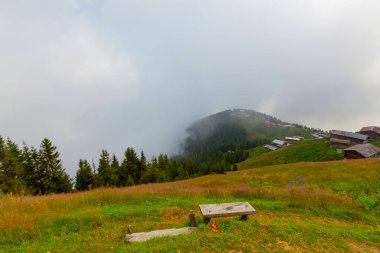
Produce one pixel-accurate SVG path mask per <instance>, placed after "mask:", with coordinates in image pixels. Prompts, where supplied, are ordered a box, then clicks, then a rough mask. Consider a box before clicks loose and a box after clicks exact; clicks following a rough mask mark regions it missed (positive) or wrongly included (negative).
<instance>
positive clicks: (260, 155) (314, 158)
mask: <svg viewBox="0 0 380 253" xmlns="http://www.w3.org/2000/svg"><path fill="white" fill-rule="evenodd" d="M340 159H343V153H338V152H337V151H336V149H334V148H331V147H330V146H329V144H328V143H326V140H304V141H301V142H299V143H294V144H292V145H291V146H289V147H287V148H284V149H278V150H275V151H271V152H268V151H266V149H265V148H264V147H257V148H254V149H252V150H251V151H250V157H249V158H248V159H247V160H245V161H243V162H241V163H239V164H238V167H239V169H246V168H252V167H263V166H267V165H275V164H287V163H296V162H320V161H333V160H340Z"/></svg>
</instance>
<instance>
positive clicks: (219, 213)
mask: <svg viewBox="0 0 380 253" xmlns="http://www.w3.org/2000/svg"><path fill="white" fill-rule="evenodd" d="M199 209H200V210H201V213H202V216H203V219H211V218H215V217H227V216H234V215H242V216H246V215H249V214H254V213H256V210H255V209H254V208H253V207H252V206H251V205H250V204H249V203H248V202H237V203H222V204H207V205H199Z"/></svg>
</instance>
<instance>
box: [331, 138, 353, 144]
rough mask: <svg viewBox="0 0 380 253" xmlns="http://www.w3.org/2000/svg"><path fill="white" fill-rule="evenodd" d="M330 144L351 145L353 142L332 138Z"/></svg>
mask: <svg viewBox="0 0 380 253" xmlns="http://www.w3.org/2000/svg"><path fill="white" fill-rule="evenodd" d="M330 143H338V144H345V145H350V143H351V142H350V141H349V140H341V139H336V138H330Z"/></svg>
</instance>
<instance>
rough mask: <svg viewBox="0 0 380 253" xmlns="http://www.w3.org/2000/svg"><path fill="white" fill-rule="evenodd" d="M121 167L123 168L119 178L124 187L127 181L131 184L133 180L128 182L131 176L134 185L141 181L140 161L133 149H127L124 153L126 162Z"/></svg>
mask: <svg viewBox="0 0 380 253" xmlns="http://www.w3.org/2000/svg"><path fill="white" fill-rule="evenodd" d="M120 167H121V168H120V174H119V178H120V183H121V185H122V186H125V185H127V181H129V183H131V180H128V177H129V176H131V179H132V180H133V182H134V183H136V182H137V183H138V182H139V181H140V178H139V173H138V159H137V155H136V152H135V150H134V149H133V148H130V147H128V148H127V150H126V151H125V153H124V160H123V162H122V164H121V166H120ZM140 177H141V176H140Z"/></svg>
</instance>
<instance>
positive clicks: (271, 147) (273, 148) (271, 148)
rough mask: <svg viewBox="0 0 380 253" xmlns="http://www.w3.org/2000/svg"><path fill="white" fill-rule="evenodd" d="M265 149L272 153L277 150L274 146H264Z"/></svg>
mask: <svg viewBox="0 0 380 253" xmlns="http://www.w3.org/2000/svg"><path fill="white" fill-rule="evenodd" d="M264 147H265V148H266V149H269V150H272V151H274V150H277V149H278V148H277V147H275V146H272V145H265V146H264Z"/></svg>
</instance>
